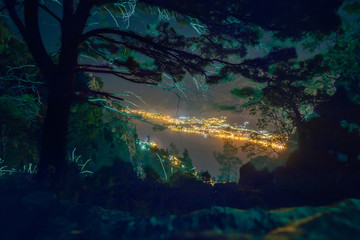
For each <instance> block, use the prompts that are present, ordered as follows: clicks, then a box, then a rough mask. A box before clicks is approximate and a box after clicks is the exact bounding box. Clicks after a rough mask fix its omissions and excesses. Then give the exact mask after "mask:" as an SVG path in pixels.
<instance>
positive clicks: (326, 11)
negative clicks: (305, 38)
mask: <svg viewBox="0 0 360 240" xmlns="http://www.w3.org/2000/svg"><path fill="white" fill-rule="evenodd" d="M2 2H3V3H4V6H2V7H1V10H5V9H6V11H7V12H8V14H9V17H10V19H11V20H12V22H13V23H14V24H15V25H16V27H17V29H18V30H19V32H20V34H21V36H22V38H23V39H24V41H25V43H26V45H27V46H28V48H29V50H30V52H31V54H32V56H33V58H34V61H35V62H36V65H37V66H38V67H39V69H40V72H41V74H42V77H43V79H44V81H45V82H46V88H47V92H48V96H47V112H46V117H45V122H44V127H43V133H42V134H43V135H42V141H41V154H40V162H39V174H40V176H41V178H42V179H43V180H44V179H53V180H54V179H55V182H58V183H61V181H62V180H64V179H63V176H64V175H65V172H66V168H67V167H66V164H65V157H66V133H67V128H68V122H69V114H70V108H71V105H72V103H74V102H75V101H77V100H86V99H88V98H89V97H94V96H98V95H101V96H105V97H109V98H112V99H118V100H121V99H120V98H117V97H115V96H114V95H111V94H107V93H102V92H96V91H92V90H91V89H87V88H85V89H78V88H76V84H75V81H76V78H75V76H76V73H77V72H81V71H86V72H93V73H105V74H106V73H109V74H113V75H116V76H118V77H120V78H122V79H124V80H127V81H131V82H135V83H142V84H152V85H156V84H158V83H159V82H160V81H161V79H162V76H163V75H164V76H166V77H167V78H170V79H171V80H172V81H173V82H174V83H175V86H174V87H176V88H178V89H180V88H181V86H180V85H179V84H178V81H180V80H181V79H182V78H183V77H184V76H185V73H186V72H188V73H190V74H191V75H193V76H194V77H195V78H194V79H196V78H199V77H200V76H202V77H204V78H205V80H206V82H208V83H216V82H218V81H220V80H221V79H223V78H224V77H225V76H230V77H231V74H230V73H231V72H237V73H239V72H247V71H256V70H255V69H256V66H250V65H248V64H244V63H242V62H241V61H240V62H238V63H235V62H234V59H229V56H231V55H237V56H241V57H244V56H246V53H247V49H246V46H248V45H255V44H257V43H258V38H259V36H260V31H259V28H258V27H257V26H260V27H262V28H263V29H265V30H270V31H273V32H275V33H277V34H278V35H279V36H281V37H283V38H284V37H292V38H299V37H300V36H302V35H303V34H304V32H310V33H319V32H321V33H323V32H325V33H327V32H329V31H331V30H332V29H334V28H337V27H338V25H339V18H338V17H337V16H336V15H335V10H336V9H337V8H338V7H339V6H340V4H341V1H330V2H327V3H326V4H324V3H323V1H321V0H318V1H310V0H308V1H297V3H298V4H294V5H293V6H292V5H289V4H288V3H283V1H275V2H274V3H272V2H271V3H270V2H269V3H267V4H263V3H262V2H259V1H251V3H249V1H235V0H228V1H226V2H223V1H211V2H209V1H181V2H180V1H157V0H139V1H138V4H136V1H128V2H125V1H118V0H79V1H74V0H64V1H63V2H62V3H61V4H60V5H57V6H58V8H61V9H58V8H57V9H55V8H53V7H49V4H48V2H46V3H45V2H43V1H38V0H24V1H16V0H3V1H2ZM309 3H311V4H310V5H309ZM269 5H271V9H273V10H274V11H270V12H269V13H270V14H269V15H266V14H264V10H267V9H268V7H269ZM135 6H136V8H137V9H139V10H141V11H143V12H145V13H149V11H153V10H154V9H155V10H158V12H159V13H162V15H161V16H163V15H164V14H163V13H164V11H165V12H166V13H168V14H170V15H173V16H176V18H177V19H179V22H182V23H188V24H191V25H192V26H193V28H194V29H195V30H196V31H197V32H198V33H200V34H201V37H186V36H182V35H179V34H178V33H177V32H176V30H175V29H174V28H172V27H171V26H170V24H165V23H160V24H158V25H157V26H156V27H155V28H153V29H154V30H155V31H153V32H151V33H149V34H140V33H135V32H133V31H131V30H129V29H123V28H121V27H117V26H114V28H112V27H106V26H102V27H100V28H94V25H93V24H92V20H94V18H96V17H97V15H98V14H102V13H109V14H110V16H111V18H112V19H115V23H116V25H118V23H117V21H116V16H118V15H119V14H121V13H123V15H121V16H122V17H124V18H125V20H126V19H128V17H129V16H130V15H131V14H132V13H133V12H134V10H135ZM308 6H312V8H311V9H308ZM284 7H286V8H288V9H289V11H287V12H286V14H284V13H283V12H282V11H279V9H283V8H284ZM163 10H164V11H163ZM275 10H276V11H275ZM116 11H117V12H116ZM40 12H43V13H46V14H48V15H49V16H51V17H52V18H53V19H55V20H56V21H57V22H58V25H59V26H60V29H61V33H60V36H59V38H60V48H59V49H57V51H56V53H57V54H56V55H55V56H51V54H50V53H49V52H48V51H47V46H46V44H44V40H45V41H46V39H45V38H44V37H43V36H42V35H41V31H40V26H39V23H40V21H39V14H40ZM59 12H62V17H59V16H58V15H57V13H59ZM299 13H300V14H299ZM320 13H321V14H320ZM274 14H276V15H274ZM264 16H268V18H264ZM271 16H277V18H272V17H271ZM284 19H286V21H284ZM294 26H296V28H297V31H296V32H294V31H293V30H294V29H295V28H294ZM148 29H151V26H148ZM135 52H136V54H134V53H135ZM80 53H83V54H86V55H87V56H88V57H90V58H95V59H101V61H100V62H96V61H94V62H93V61H90V63H89V62H87V61H79V56H80ZM124 53H126V54H124ZM118 56H120V57H118ZM139 59H143V60H144V59H145V60H149V61H150V64H149V61H148V63H147V64H144V63H143V62H141V61H140V60H139ZM214 66H216V68H215V67H214ZM214 68H215V69H216V72H217V74H214V71H213V70H212V69H214ZM209 70H212V71H209Z"/></svg>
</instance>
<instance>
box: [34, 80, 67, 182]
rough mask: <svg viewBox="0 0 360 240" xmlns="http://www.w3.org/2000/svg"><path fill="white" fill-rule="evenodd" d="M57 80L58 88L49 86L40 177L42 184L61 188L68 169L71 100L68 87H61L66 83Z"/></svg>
mask: <svg viewBox="0 0 360 240" xmlns="http://www.w3.org/2000/svg"><path fill="white" fill-rule="evenodd" d="M58 78H60V77H59V76H58ZM57 80H58V81H56V82H57V84H56V85H57V86H55V85H52V86H49V96H48V99H47V113H46V117H45V121H44V126H43V132H42V140H41V152H40V162H39V177H40V181H41V182H42V183H45V184H46V185H50V186H57V187H59V185H61V182H62V181H63V180H64V179H63V178H64V176H65V174H66V168H67V163H66V142H67V140H66V138H67V129H68V123H69V116H70V107H71V98H70V95H69V94H68V93H69V92H68V91H67V90H66V89H67V87H66V86H63V87H60V86H59V84H61V83H63V82H66V81H64V80H63V79H57ZM61 80H62V81H61Z"/></svg>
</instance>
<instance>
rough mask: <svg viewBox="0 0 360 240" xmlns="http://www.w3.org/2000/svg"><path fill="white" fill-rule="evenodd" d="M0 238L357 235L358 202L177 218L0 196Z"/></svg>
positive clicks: (49, 197) (49, 198)
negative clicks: (138, 214)
mask: <svg viewBox="0 0 360 240" xmlns="http://www.w3.org/2000/svg"><path fill="white" fill-rule="evenodd" d="M0 211H1V212H0V239H2V240H5V239H6V240H7V239H38V240H43V239H69V240H71V239H97V240H98V239H149V240H152V239H225V240H226V239H276V240H282V239H359V238H360V200H358V199H347V200H344V201H342V202H339V203H337V204H334V205H331V206H324V207H306V206H304V207H295V208H287V209H278V210H270V211H269V210H264V209H261V208H253V209H248V210H239V209H234V208H227V207H218V206H214V207H212V208H209V209H203V210H199V211H195V212H192V213H190V214H186V215H180V216H174V215H169V216H152V217H140V216H132V215H130V214H129V213H127V212H123V211H117V210H106V209H103V208H100V207H97V206H87V205H79V204H75V203H72V202H68V201H60V200H58V199H57V197H56V195H55V194H53V193H49V192H35V193H31V194H28V195H26V196H24V197H17V196H11V195H3V196H1V197H0Z"/></svg>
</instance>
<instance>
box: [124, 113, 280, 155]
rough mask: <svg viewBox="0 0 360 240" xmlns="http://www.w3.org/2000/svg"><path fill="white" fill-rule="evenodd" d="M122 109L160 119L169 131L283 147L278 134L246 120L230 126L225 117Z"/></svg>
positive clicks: (140, 115)
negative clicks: (250, 124) (183, 115)
mask: <svg viewBox="0 0 360 240" xmlns="http://www.w3.org/2000/svg"><path fill="white" fill-rule="evenodd" d="M123 111H124V112H126V113H128V114H131V115H135V116H138V117H141V118H142V119H145V120H159V121H162V122H164V123H165V126H166V127H167V128H168V129H169V130H171V131H176V132H184V133H193V134H199V135H202V136H204V138H206V137H214V138H222V139H231V140H234V141H243V142H251V143H255V144H260V145H263V146H265V147H271V148H275V149H278V150H283V149H285V146H284V143H280V142H279V141H278V140H277V139H278V136H276V135H273V134H271V133H269V132H267V131H264V130H262V131H256V130H252V129H248V128H246V125H247V124H248V122H245V123H244V124H243V125H241V126H232V125H230V124H229V123H227V122H226V117H221V118H215V117H212V118H200V119H199V118H195V117H180V118H172V117H170V116H167V115H163V114H160V113H151V112H147V111H143V110H134V109H125V110H123Z"/></svg>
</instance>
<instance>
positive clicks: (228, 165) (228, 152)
mask: <svg viewBox="0 0 360 240" xmlns="http://www.w3.org/2000/svg"><path fill="white" fill-rule="evenodd" d="M237 152H238V148H237V147H236V146H235V145H233V143H232V142H231V141H229V140H226V141H225V142H224V146H223V152H222V153H219V152H214V157H215V159H216V161H217V162H218V163H219V165H220V172H221V175H220V176H219V180H220V181H226V182H230V181H235V180H236V179H235V178H236V176H237V171H238V168H239V165H240V164H241V163H242V161H241V159H240V158H238V157H237Z"/></svg>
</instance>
